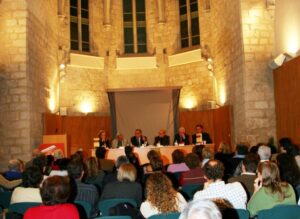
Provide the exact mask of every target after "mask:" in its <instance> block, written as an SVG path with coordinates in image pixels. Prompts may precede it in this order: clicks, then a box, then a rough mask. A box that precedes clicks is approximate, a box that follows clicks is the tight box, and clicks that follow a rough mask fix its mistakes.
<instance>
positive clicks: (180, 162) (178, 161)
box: [167, 149, 189, 173]
mask: <svg viewBox="0 0 300 219" xmlns="http://www.w3.org/2000/svg"><path fill="white" fill-rule="evenodd" d="M172 160H173V163H172V164H170V165H169V166H168V169H167V171H168V172H170V173H176V172H184V171H188V170H189V168H188V167H187V165H186V164H185V162H184V152H183V151H182V150H180V149H176V150H174V151H173V153H172Z"/></svg>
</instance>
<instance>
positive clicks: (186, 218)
mask: <svg viewBox="0 0 300 219" xmlns="http://www.w3.org/2000/svg"><path fill="white" fill-rule="evenodd" d="M179 219H222V214H221V212H220V210H219V208H218V207H217V205H216V204H215V203H214V202H212V201H210V200H194V201H191V202H189V203H188V205H187V206H186V208H185V209H184V210H183V212H182V213H181V214H180V217H179Z"/></svg>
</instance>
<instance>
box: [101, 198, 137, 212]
mask: <svg viewBox="0 0 300 219" xmlns="http://www.w3.org/2000/svg"><path fill="white" fill-rule="evenodd" d="M121 203H129V204H131V205H132V206H133V207H135V208H136V207H137V203H136V201H135V200H133V199H127V198H116V199H107V200H102V201H100V202H99V203H98V209H99V210H100V212H101V215H102V216H109V209H110V208H111V207H114V206H116V205H117V204H121Z"/></svg>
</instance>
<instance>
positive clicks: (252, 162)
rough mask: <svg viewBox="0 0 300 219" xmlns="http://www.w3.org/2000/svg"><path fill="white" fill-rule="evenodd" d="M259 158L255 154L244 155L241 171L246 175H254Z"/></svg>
mask: <svg viewBox="0 0 300 219" xmlns="http://www.w3.org/2000/svg"><path fill="white" fill-rule="evenodd" d="M258 163H259V157H258V155H257V154H252V153H249V154H247V155H246V157H245V159H244V160H243V163H242V171H243V172H244V173H245V172H248V173H256V169H257V165H258Z"/></svg>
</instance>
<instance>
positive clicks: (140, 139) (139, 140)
mask: <svg viewBox="0 0 300 219" xmlns="http://www.w3.org/2000/svg"><path fill="white" fill-rule="evenodd" d="M131 144H132V146H135V147H140V146H142V145H148V142H147V137H146V136H144V135H142V130H141V129H136V130H135V133H134V136H133V137H131Z"/></svg>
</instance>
